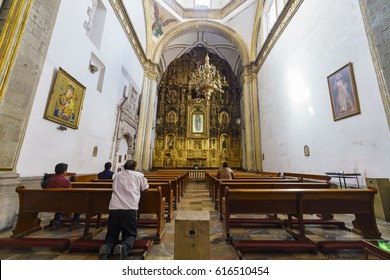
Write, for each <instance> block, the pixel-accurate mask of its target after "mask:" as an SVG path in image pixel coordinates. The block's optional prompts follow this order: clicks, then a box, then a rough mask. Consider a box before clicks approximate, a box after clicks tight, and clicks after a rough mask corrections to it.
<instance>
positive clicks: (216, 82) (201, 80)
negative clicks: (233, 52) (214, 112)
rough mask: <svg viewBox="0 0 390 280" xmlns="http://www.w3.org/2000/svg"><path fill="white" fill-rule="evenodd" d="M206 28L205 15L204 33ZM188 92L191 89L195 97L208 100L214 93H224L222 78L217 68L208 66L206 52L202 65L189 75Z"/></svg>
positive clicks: (223, 78) (208, 61) (224, 82)
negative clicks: (202, 96) (203, 97)
mask: <svg viewBox="0 0 390 280" xmlns="http://www.w3.org/2000/svg"><path fill="white" fill-rule="evenodd" d="M207 30H208V28H207V14H206V31H207ZM188 85H189V88H190V90H191V89H192V88H193V89H195V91H196V96H199V95H201V94H204V96H205V97H206V99H210V97H211V94H212V93H214V92H224V91H223V87H226V86H228V83H227V82H226V80H225V77H224V76H221V74H220V73H219V71H218V70H217V67H215V66H214V65H212V64H210V57H209V54H208V52H206V57H205V63H204V65H199V67H198V69H196V70H195V71H194V72H193V73H192V74H191V75H190V81H189V83H188Z"/></svg>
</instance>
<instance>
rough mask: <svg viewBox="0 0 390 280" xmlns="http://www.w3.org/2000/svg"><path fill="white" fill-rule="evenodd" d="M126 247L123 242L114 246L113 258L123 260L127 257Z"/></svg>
mask: <svg viewBox="0 0 390 280" xmlns="http://www.w3.org/2000/svg"><path fill="white" fill-rule="evenodd" d="M124 249H125V248H124V247H123V245H122V244H118V245H116V246H115V247H114V253H113V258H114V260H123V258H124V257H125V254H124Z"/></svg>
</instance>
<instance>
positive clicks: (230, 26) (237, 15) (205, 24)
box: [122, 0, 262, 75]
mask: <svg viewBox="0 0 390 280" xmlns="http://www.w3.org/2000/svg"><path fill="white" fill-rule="evenodd" d="M143 1H144V9H145V17H146V30H147V31H146V35H147V39H146V40H147V41H148V43H147V45H148V47H147V48H148V53H149V56H154V57H153V58H152V61H153V62H154V63H158V64H159V66H160V70H161V71H162V72H165V70H166V69H167V67H168V66H169V64H170V63H171V62H172V61H173V60H175V59H176V58H179V57H181V56H182V55H183V54H184V53H186V52H189V51H190V50H191V49H192V48H194V47H197V46H204V47H205V48H207V49H208V51H209V52H211V53H214V54H216V55H218V56H219V57H220V58H221V59H224V60H226V61H227V62H228V63H229V65H230V67H231V69H232V71H233V72H234V73H235V74H236V75H239V74H240V71H241V70H242V65H243V64H245V63H248V60H247V59H246V58H247V56H248V53H249V48H250V46H249V45H250V42H251V36H252V33H253V32H252V31H253V28H256V27H255V26H254V22H255V12H253V11H254V10H256V8H257V4H258V3H259V1H261V2H262V0H143ZM131 2H132V1H122V3H123V5H124V6H125V9H126V10H129V11H130V10H131V8H132V5H131ZM156 24H159V26H160V29H158V30H157V31H156V29H155V26H156ZM211 26H212V27H211ZM155 32H159V33H155ZM243 33H244V34H243ZM156 34H157V35H156ZM243 37H246V38H243ZM167 38H169V39H167ZM156 53H157V55H156ZM245 60H246V61H245Z"/></svg>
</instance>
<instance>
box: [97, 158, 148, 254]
mask: <svg viewBox="0 0 390 280" xmlns="http://www.w3.org/2000/svg"><path fill="white" fill-rule="evenodd" d="M136 165H137V163H136V162H135V161H134V160H128V161H126V163H125V165H124V169H125V170H124V171H122V172H120V173H117V174H115V176H114V180H113V183H112V195H111V200H110V205H109V216H108V223H107V227H108V229H107V234H106V239H105V242H104V245H102V246H101V247H100V249H99V259H101V260H107V259H108V257H109V256H110V255H111V253H112V254H113V256H114V259H119V260H122V259H124V258H125V257H126V256H127V254H128V253H129V251H130V250H131V248H132V247H133V245H134V242H135V239H136V237H137V211H138V204H139V200H140V198H141V192H142V191H144V190H146V189H148V188H149V184H148V181H147V179H146V178H145V177H144V174H142V173H141V172H137V171H135V167H136ZM120 232H122V243H120V242H119V233H120Z"/></svg>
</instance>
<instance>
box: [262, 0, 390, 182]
mask: <svg viewBox="0 0 390 280" xmlns="http://www.w3.org/2000/svg"><path fill="white" fill-rule="evenodd" d="M348 62H352V64H353V68H354V73H355V79H356V86H357V92H358V96H359V101H360V107H361V114H359V115H355V116H352V117H348V118H345V119H341V120H338V121H334V120H333V115H332V108H331V102H330V97H329V90H328V84H327V76H329V75H330V74H331V73H333V72H334V71H336V70H338V69H339V68H341V67H342V66H344V65H346V64H347V63H348ZM258 85H259V102H260V120H261V143H262V152H263V153H264V156H265V160H264V161H263V169H264V170H266V171H281V172H302V173H303V172H304V173H315V174H324V173H325V172H327V171H345V172H353V171H355V172H359V173H362V175H363V176H362V178H361V179H360V180H361V181H360V182H361V183H362V182H363V183H364V182H365V181H364V178H365V177H387V178H388V177H390V169H389V166H390V133H389V129H388V127H387V123H386V117H385V113H384V109H383V103H382V101H381V97H380V93H379V89H378V84H377V79H376V75H375V71H374V67H373V62H372V58H371V55H370V51H369V47H368V42H367V37H366V35H365V30H364V25H363V21H362V16H361V12H360V7H359V4H358V1H357V0H343V1H339V0H327V1H316V0H306V1H304V2H303V4H302V6H301V7H300V8H299V11H298V12H297V14H296V15H295V17H294V19H293V20H292V21H291V23H290V24H289V26H288V27H287V28H286V30H285V31H284V33H283V35H282V36H281V37H280V39H279V40H278V42H277V43H276V45H275V46H274V48H273V49H272V51H271V53H270V55H269V56H268V58H267V60H266V61H265V63H264V64H263V66H262V68H261V70H260V71H259V75H258ZM304 145H308V146H309V147H310V152H311V156H310V157H305V156H304V152H303V147H304ZM351 183H353V182H351Z"/></svg>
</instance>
